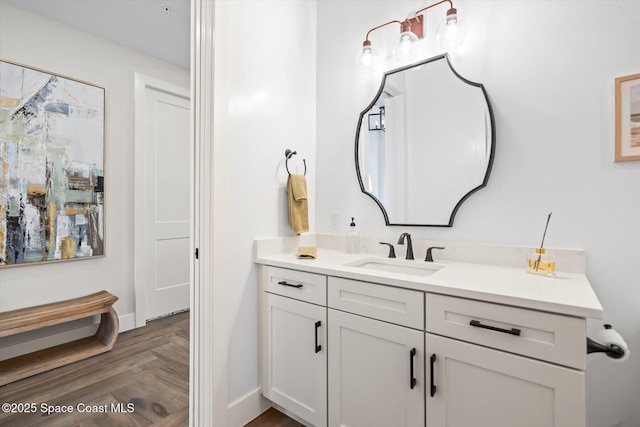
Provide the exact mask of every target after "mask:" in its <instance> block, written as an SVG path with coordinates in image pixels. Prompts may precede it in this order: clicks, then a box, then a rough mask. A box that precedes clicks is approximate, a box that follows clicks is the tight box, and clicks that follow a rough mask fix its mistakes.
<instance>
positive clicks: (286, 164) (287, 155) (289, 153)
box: [284, 148, 307, 176]
mask: <svg viewBox="0 0 640 427" xmlns="http://www.w3.org/2000/svg"><path fill="white" fill-rule="evenodd" d="M296 154H298V152H297V151H291V150H289V149H288V148H287V149H286V150H284V156H285V158H286V160H285V161H284V167H285V168H287V173H288V174H289V175H291V172H289V159H290V158H291V157H292V156H294V155H296ZM302 163H304V175H305V176H306V175H307V161H306V160H305V159H302Z"/></svg>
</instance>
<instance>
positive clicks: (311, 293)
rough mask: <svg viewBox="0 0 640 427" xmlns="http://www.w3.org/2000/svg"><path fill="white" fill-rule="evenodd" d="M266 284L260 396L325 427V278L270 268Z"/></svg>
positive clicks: (263, 296)
mask: <svg viewBox="0 0 640 427" xmlns="http://www.w3.org/2000/svg"><path fill="white" fill-rule="evenodd" d="M262 280H263V290H264V292H263V293H262V394H263V395H264V396H265V397H266V398H268V399H270V400H271V401H273V402H275V403H277V404H278V405H280V406H282V407H283V408H286V409H287V410H289V411H291V412H292V413H294V414H296V415H297V416H299V417H301V418H302V419H304V420H306V421H308V422H309V423H311V424H312V425H314V426H326V425H327V345H326V343H327V328H326V324H327V309H326V306H325V301H326V277H325V276H322V275H317V274H309V273H304V272H300V271H293V270H285V269H280V268H271V267H267V268H263V276H262ZM319 303H321V304H319Z"/></svg>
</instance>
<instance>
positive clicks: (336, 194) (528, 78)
mask: <svg viewBox="0 0 640 427" xmlns="http://www.w3.org/2000/svg"><path fill="white" fill-rule="evenodd" d="M431 3H433V2H431V1H407V0H402V1H397V0H396V1H390V0H389V1H376V0H372V1H354V0H350V1H340V2H335V1H320V2H318V12H317V13H318V35H317V37H318V47H317V49H318V52H317V64H318V67H317V76H318V79H317V129H318V130H317V148H318V149H317V167H318V172H317V176H316V179H317V183H318V184H317V192H318V195H317V210H316V217H317V219H316V223H317V231H318V232H320V233H322V232H334V230H332V229H331V227H330V223H329V214H330V213H331V212H340V214H341V222H340V224H344V228H343V229H341V230H338V232H340V233H342V232H346V227H347V224H348V222H347V218H348V217H350V216H355V217H356V218H357V219H358V220H359V221H358V227H359V229H360V232H361V233H362V234H366V235H374V236H386V237H388V239H389V241H393V240H394V239H397V236H398V235H399V234H400V233H401V232H403V231H408V232H410V233H412V234H413V235H414V236H416V237H417V238H425V239H426V238H429V239H435V240H454V241H469V242H490V243H503V244H521V245H535V244H538V242H539V239H540V237H541V234H542V231H543V228H544V223H545V221H546V216H547V214H548V213H549V212H550V211H553V217H552V219H551V224H550V226H549V232H548V233H547V240H546V245H548V246H549V247H568V248H584V249H585V250H586V253H587V257H588V259H587V275H588V277H589V279H590V281H591V283H592V285H593V288H594V289H595V291H596V293H597V295H598V297H599V298H600V301H601V302H602V305H603V306H604V309H605V317H606V321H607V322H610V323H612V324H613V325H614V327H615V328H616V329H617V330H618V331H619V332H621V333H622V334H623V336H625V337H626V340H627V343H628V344H629V345H630V346H631V348H632V350H633V353H632V355H631V358H630V359H629V360H628V361H627V362H626V363H623V364H618V363H615V362H613V361H612V360H611V359H607V358H606V357H603V356H602V355H590V356H589V357H588V359H587V360H588V368H587V408H588V410H587V411H588V414H587V416H588V426H589V427H610V426H617V427H623V426H624V427H635V426H637V425H639V424H640V406H639V405H638V402H640V310H639V308H640V280H639V279H638V273H637V254H638V249H637V248H638V243H639V242H640V226H639V225H638V218H640V196H639V194H640V193H639V192H638V187H637V185H636V184H637V183H638V182H640V162H626V163H614V161H613V143H614V141H613V79H614V78H615V77H618V76H625V75H629V74H634V73H638V72H640V62H639V61H638V54H637V53H638V40H640V2H637V1H612V0H607V1H589V2H584V1H484V0H474V1H464V0H460V1H456V2H455V6H456V7H457V8H458V12H459V16H460V18H461V19H464V20H465V21H466V23H467V26H468V32H467V38H466V40H465V44H464V45H463V46H462V47H461V48H459V49H457V50H456V51H453V52H452V53H451V55H452V62H453V65H454V67H455V68H456V69H457V71H458V72H459V73H460V74H461V75H462V76H464V77H466V78H468V79H470V80H472V81H477V82H481V83H483V84H484V85H485V88H486V89H487V92H488V94H489V98H490V100H491V102H492V105H493V108H494V113H495V120H496V129H497V138H496V141H497V142H496V157H495V163H494V166H493V172H492V174H491V177H490V179H489V183H488V186H487V188H485V189H483V190H480V191H479V192H478V193H476V194H474V195H473V196H472V197H471V198H470V199H469V200H467V201H466V202H465V203H464V204H463V205H462V207H461V208H460V210H459V211H458V214H457V216H456V219H455V222H454V226H453V228H450V229H449V228H419V227H414V228H410V227H385V226H384V220H383V217H382V214H381V213H380V211H379V209H378V208H377V206H376V205H375V204H374V202H373V201H372V200H371V199H370V198H369V197H367V196H365V195H364V194H362V193H361V192H360V189H359V186H358V183H357V180H356V175H355V167H354V160H353V150H352V147H353V142H354V138H355V131H356V129H355V127H356V123H357V120H358V115H359V113H360V111H361V110H362V109H363V108H364V107H365V106H366V105H368V103H369V102H370V101H371V100H372V99H373V96H374V95H375V93H376V90H377V88H378V85H379V80H378V79H379V76H371V75H363V74H361V73H359V72H358V71H357V70H356V68H355V66H354V58H355V52H356V50H357V48H358V47H359V46H361V44H362V41H363V40H364V37H365V35H366V32H367V31H368V30H369V29H370V28H372V27H374V26H376V25H379V24H381V23H383V22H386V21H389V20H392V19H400V20H401V19H403V18H405V17H406V16H408V14H409V13H410V12H412V11H415V10H417V9H419V8H421V7H424V6H426V5H428V4H431ZM446 9H447V7H446V5H441V6H438V7H437V8H434V9H432V10H430V11H428V12H427V26H426V34H427V38H428V39H427V40H425V43H424V44H425V46H423V52H422V55H423V57H430V56H434V55H436V54H439V53H441V51H440V50H439V49H438V48H437V46H436V45H435V43H434V42H433V40H434V38H435V37H434V33H435V28H436V27H437V24H438V22H439V20H440V19H442V18H443V17H444V14H445V12H446ZM397 33H398V30H397V28H395V27H392V28H391V29H381V30H378V31H376V32H374V33H372V35H371V40H372V42H373V43H374V45H376V44H377V45H378V46H380V45H381V44H382V45H384V44H385V43H386V41H387V40H389V43H390V42H391V41H392V39H393V37H395V36H396V34H397ZM382 47H384V46H382ZM382 47H381V48H382ZM388 65H389V64H388ZM395 65H397V64H393V66H394V67H395ZM560 267H561V266H560ZM515 285H517V284H514V286H515ZM600 327H601V322H596V321H591V322H590V324H589V332H591V333H592V334H593V333H595V331H596V330H597V329H598V328H600Z"/></svg>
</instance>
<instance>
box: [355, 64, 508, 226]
mask: <svg viewBox="0 0 640 427" xmlns="http://www.w3.org/2000/svg"><path fill="white" fill-rule="evenodd" d="M438 60H445V61H446V63H447V65H448V66H449V69H450V70H451V71H452V72H453V74H454V75H455V76H456V77H457V78H458V79H460V80H461V81H462V82H464V83H466V84H468V85H470V86H474V87H477V88H479V89H480V90H481V91H482V95H483V97H484V100H485V102H486V106H487V111H488V114H489V122H490V127H491V148H490V155H489V159H488V162H487V169H486V173H485V175H484V179H483V181H482V183H481V184H480V185H478V186H476V187H474V188H472V189H471V190H469V191H468V192H467V193H466V194H464V196H462V198H461V199H460V200H459V201H458V203H457V204H456V205H455V207H454V208H453V210H452V212H451V215H450V217H449V222H448V223H447V224H405V223H391V222H390V221H389V215H388V214H387V210H386V209H385V207H384V205H383V204H382V202H381V201H380V200H379V199H378V198H377V197H376V196H375V195H374V194H372V193H370V192H369V191H367V190H366V188H365V186H364V182H363V180H362V174H361V171H360V164H359V155H358V152H359V141H360V132H361V130H362V129H363V127H362V126H363V123H364V124H365V127H364V131H367V130H368V113H369V112H370V110H371V108H372V107H374V106H375V105H376V103H377V102H378V100H379V98H380V96H382V94H383V91H384V88H385V84H386V80H387V78H388V77H389V76H391V75H393V74H396V73H399V72H402V71H405V70H408V69H410V68H414V67H420V66H423V65H425V64H428V63H430V62H434V61H438ZM495 140H496V132H495V121H494V116H493V109H492V108H491V103H490V102H489V97H488V96H487V92H486V90H485V88H484V86H483V85H482V84H481V83H475V82H472V81H470V80H467V79H465V78H464V77H462V76H461V75H460V74H458V73H457V72H456V70H455V69H454V68H453V66H452V65H451V61H450V60H449V55H447V54H446V53H445V54H442V55H438V56H434V57H432V58H429V59H426V60H424V61H420V62H416V63H413V64H410V65H407V66H404V67H400V68H396V69H394V70H391V71H387V72H385V73H384V75H383V77H382V81H381V83H380V89H379V90H378V92H377V94H376V96H375V97H374V98H373V100H372V101H371V103H370V104H369V105H368V106H367V107H366V108H365V109H364V110H363V111H362V112H361V113H360V117H359V119H358V126H357V129H356V139H355V152H354V154H355V164H356V175H357V177H358V183H359V184H360V190H361V191H362V192H363V193H364V194H366V195H367V196H369V197H371V198H372V199H373V200H374V201H375V202H376V204H377V205H378V207H379V208H380V210H381V211H382V214H383V216H384V221H385V225H387V226H412V227H413V226H415V227H452V226H453V220H454V218H455V216H456V213H457V212H458V209H459V208H460V206H461V205H462V203H463V202H464V201H465V200H467V199H468V198H469V197H470V196H471V195H472V194H473V193H475V192H476V191H478V190H480V189H481V188H484V187H485V186H486V185H487V182H488V181H489V175H490V174H491V169H492V167H493V159H494V154H495V143H496V141H495Z"/></svg>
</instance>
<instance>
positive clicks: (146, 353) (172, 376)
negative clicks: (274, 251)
mask: <svg viewBox="0 0 640 427" xmlns="http://www.w3.org/2000/svg"><path fill="white" fill-rule="evenodd" d="M3 403H16V404H25V403H26V404H34V405H35V409H36V410H35V412H31V413H24V412H23V413H11V412H7V411H5V410H0V426H2V427H44V426H46V427H146V426H160V427H174V426H176V427H182V426H188V425H189V312H185V313H180V314H176V315H173V316H168V317H165V318H162V319H158V320H154V321H151V322H149V323H148V324H147V326H145V327H143V328H138V329H134V330H131V331H127V332H123V333H121V334H120V336H119V337H118V340H117V341H116V344H115V346H114V348H113V349H112V350H111V351H110V352H108V353H104V354H100V355H98V356H94V357H91V358H89V359H85V360H81V361H79V362H75V363H72V364H70V365H67V366H63V367H60V368H57V369H54V370H52V371H48V372H44V373H42V374H39V375H35V376H33V377H29V378H25V379H23V380H20V381H16V382H14V383H11V384H7V385H5V386H1V387H0V404H3ZM43 405H45V406H44V407H43ZM79 405H80V406H79ZM112 405H113V406H112ZM48 407H53V408H56V409H60V410H62V409H63V408H68V407H70V408H71V412H69V413H51V414H49V415H47V413H46V409H47V408H48ZM87 407H88V408H89V409H90V410H92V411H93V412H90V411H87V410H86V408H87ZM43 409H44V411H43ZM96 411H103V412H96ZM298 426H302V424H300V423H298V422H296V421H294V420H292V419H291V418H289V417H287V416H286V415H284V414H282V413H281V412H278V411H277V410H275V409H274V408H270V409H269V410H267V411H266V412H264V413H263V414H262V415H260V416H259V417H258V418H256V419H254V420H253V421H251V422H250V423H249V424H247V427H298Z"/></svg>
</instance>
